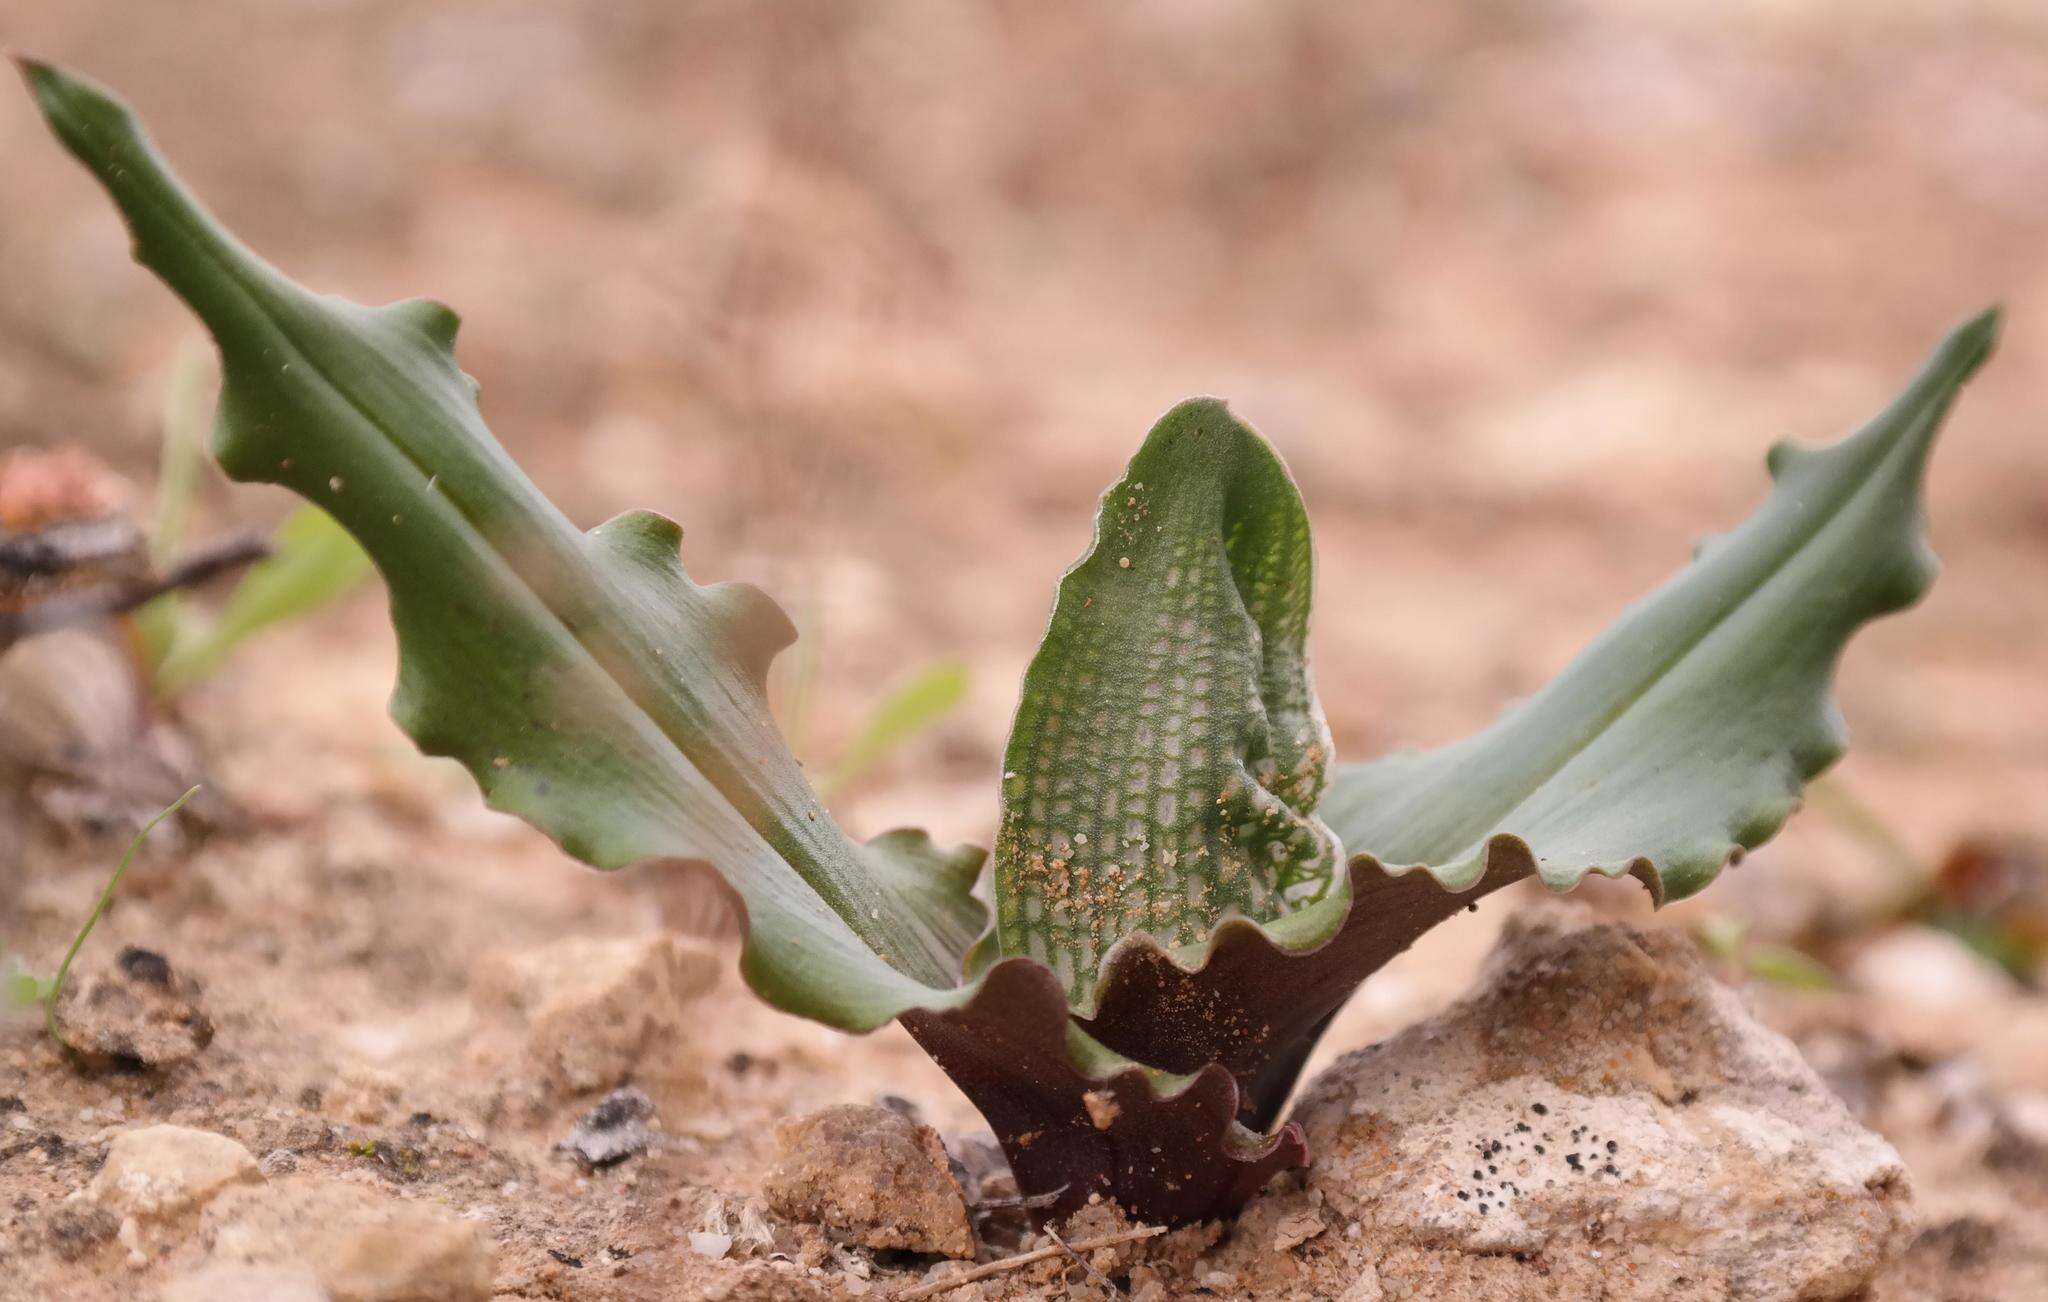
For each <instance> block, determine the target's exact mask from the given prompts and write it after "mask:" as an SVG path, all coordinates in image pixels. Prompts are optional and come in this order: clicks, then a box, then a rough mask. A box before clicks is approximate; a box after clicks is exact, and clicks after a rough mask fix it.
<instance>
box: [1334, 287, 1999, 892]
mask: <svg viewBox="0 0 2048 1302" xmlns="http://www.w3.org/2000/svg"><path fill="white" fill-rule="evenodd" d="M1997 328H1998V316H1997V313H1996V312H1986V313H1984V314H1983V315H1981V316H1979V317H1977V318H1975V319H1974V320H1972V321H1970V322H1968V323H1967V324H1965V325H1963V326H1962V327H1960V328H1959V329H1957V330H1956V331H1955V333H1953V334H1952V335H1950V336H1949V337H1948V339H1947V340H1946V341H1944V342H1943V343H1942V345H1941V346H1940V348H1938V349H1937V350H1936V351H1935V353H1934V356H1933V358H1932V359H1931V360H1929V362H1928V363H1927V365H1926V367H1925V368H1924V369H1923V370H1922V371H1921V372H1920V374H1919V376H1918V377H1916V378H1915V379H1914V380H1913V382H1912V384H1911V385H1910V386H1908V387H1907V389H1906V390H1905V392H1904V393H1903V394H1901V395H1900V396H1899V397H1898V398H1897V399H1896V400H1894V401H1893V403H1892V405H1891V406H1890V407H1888V408H1887V409H1886V410H1885V411H1884V412H1883V413H1882V414H1880V415H1879V416H1878V417H1877V418H1876V419H1875V420H1873V421H1872V422H1871V423H1870V424H1869V425H1867V426H1865V427H1864V428H1863V429H1862V430H1861V431H1859V432H1858V433H1856V434H1855V435H1853V436H1852V437H1849V438H1847V439H1844V440H1842V441H1841V442H1839V443H1836V444H1834V445H1832V446H1829V447H1826V448H1818V449H1816V448H1811V447H1799V446H1795V445H1793V444H1790V443H1782V444H1779V445H1778V446H1777V447H1775V448H1773V449H1772V451H1771V455H1770V458H1769V466H1770V471H1771V477H1772V479H1773V480H1774V481H1775V485H1776V486H1775V488H1774V490H1773V492H1772V493H1771V495H1770V497H1769V498H1768V499H1766V500H1765V502H1764V504H1763V506H1762V508H1761V509H1759V510H1758V511H1757V513H1756V514H1755V515H1753V516H1751V517H1750V519H1749V520H1748V521H1747V522H1745V523H1744V524H1743V525H1742V526H1741V527H1740V528H1738V529H1736V530H1735V531H1734V532H1732V533H1729V534H1726V535H1723V536H1721V537H1719V538H1714V539H1711V540H1709V541H1708V542H1706V543H1705V544H1703V545H1702V546H1701V547H1700V549H1699V551H1698V553H1697V554H1696V556H1695V558H1694V560H1693V563H1692V564H1691V565H1690V566H1688V567H1687V568H1686V569H1684V570H1683V571H1681V572H1680V573H1679V574H1678V576H1677V577H1676V578H1674V579H1672V580H1671V581H1670V582H1669V583H1667V584H1665V585H1664V586H1663V587H1662V588H1660V589H1658V590H1657V591H1656V592H1655V593H1653V594H1652V595H1651V596H1649V597H1648V598H1647V599H1645V600H1644V601H1642V602H1640V603H1639V604H1637V605H1635V606H1633V607H1631V608H1630V609H1629V610H1628V611H1627V612H1626V613H1624V614H1623V615H1622V617H1621V618H1620V620H1619V621H1617V622H1616V623H1615V624H1614V626H1613V627H1612V628H1610V629H1609V630H1608V631H1607V632H1606V633H1605V634H1603V635H1602V636H1601V637H1600V638H1599V639H1598V640H1597V641H1595V642H1594V643H1593V644H1592V645H1591V646H1590V647H1588V648H1587V649H1586V650H1585V651H1584V652H1583V653H1581V654H1580V655H1579V657H1578V658H1577V659H1576V660H1574V661H1572V663H1571V664H1570V665H1569V666H1568V667H1567V668H1566V669H1565V670H1564V672H1563V673H1561V674H1559V675H1558V677H1557V678H1556V679H1555V680H1554V681H1552V682H1551V683H1550V684H1549V685H1548V686H1546V687H1545V688H1544V689H1543V690H1542V691H1540V692H1539V693H1537V694H1536V695H1535V696H1534V697H1532V698H1531V699H1530V700H1528V701H1527V702H1526V703H1524V704H1522V705H1521V706H1519V707H1517V708H1515V709H1513V710H1511V711H1509V712H1508V713H1507V714H1506V715H1504V716H1503V717H1502V718H1501V719H1500V721H1499V722H1497V723H1495V724H1494V725H1493V726H1492V727H1490V728H1488V729H1486V730H1485V731H1484V732H1481V733H1479V734H1477V735H1476V736H1473V737H1470V738H1468V739H1466V740H1464V741H1461V742H1458V743H1456V744H1455V745H1451V746H1446V747H1444V748H1442V749H1440V750H1434V751H1429V752H1427V753H1421V754H1418V753H1413V752H1410V753H1405V754H1399V755H1393V756H1389V757H1387V758H1385V759H1382V760H1379V761H1377V762H1374V763H1369V764H1358V765H1346V766H1344V767H1342V768H1341V769H1340V770H1339V771H1338V773H1337V775H1336V777H1335V778H1334V779H1333V781H1332V783H1331V789H1330V793H1329V795H1328V797H1327V798H1326V799H1325V800H1324V802H1323V807H1322V813H1323V816H1324V817H1325V818H1326V819H1328V820H1329V823H1330V825H1331V827H1332V828H1334V829H1335V830H1336V831H1337V833H1338V835H1339V836H1340V837H1342V838H1343V841H1344V845H1345V847H1346V848H1347V850H1349V851H1350V852H1351V853H1352V854H1354V855H1356V854H1365V855H1370V856H1372V857H1373V858H1375V859H1377V860H1378V861H1379V862H1380V863H1382V864H1385V865H1387V866H1388V868H1389V870H1390V871H1396V872H1398V871H1402V870H1404V869H1406V868H1409V867H1414V868H1421V869H1423V870H1425V871H1427V872H1429V873H1430V874H1431V875H1433V876H1434V877H1435V878H1436V879H1437V880H1438V881H1439V882H1441V883H1442V884H1443V885H1444V886H1446V887H1448V888H1449V889H1451V890H1463V889H1466V888H1467V887H1470V886H1472V885H1473V884H1474V883H1476V882H1478V881H1479V880H1480V878H1481V877H1482V876H1483V875H1485V873H1486V871H1487V868H1488V865H1489V862H1490V861H1492V860H1494V859H1496V858H1499V859H1501V860H1502V861H1503V862H1507V861H1512V860H1513V859H1515V858H1516V857H1518V856H1522V855H1533V857H1534V860H1535V870H1536V872H1537V874H1538V875H1539V876H1541V877H1542V879H1543V881H1544V883H1545V884H1546V885H1548V886H1550V887H1552V888H1553V889H1557V890H1565V889H1569V888H1570V887H1571V886H1573V885H1575V884H1576V883H1577V882H1578V881H1579V879H1580V878H1581V877H1583V876H1584V875H1585V874H1586V873H1588V872H1599V873H1605V874H1607V875H1610V876H1618V875H1620V874H1621V873H1625V872H1626V873H1633V874H1635V875H1636V876H1637V877H1639V878H1641V879H1642V880H1643V882H1644V883H1645V885H1647V886H1648V887H1649V888H1650V890H1651V892H1652V893H1653V894H1654V895H1655V896H1656V897H1657V898H1658V900H1659V901H1660V902H1661V901H1667V900H1676V899H1683V898H1684V897H1686V896H1688V895H1691V894H1692V893H1694V892H1695V891H1698V890H1699V889H1700V888H1701V887H1703V886H1705V885H1706V884H1707V883H1708V882H1709V881H1711V880H1713V878H1714V876H1715V874H1716V873H1718V872H1719V871H1720V869H1721V867H1722V865H1724V864H1726V863H1728V862H1729V861H1730V860H1731V859H1733V858H1734V857H1736V856H1737V855H1738V854H1740V853H1741V852H1742V851H1743V850H1745V849H1752V848H1754V847H1756V846H1758V845H1760V844H1762V843H1763V842H1764V841H1765V840H1767V839H1769V838H1770V837H1771V836H1772V835H1773V834H1775V833H1776V832H1777V830H1778V828H1779V827H1780V826H1781V825H1782V824H1783V823H1784V821H1785V819H1786V817H1787V816H1788V815H1790V814H1791V812H1792V811H1793V809H1795V808H1796V807H1797V806H1798V803H1799V798H1800V791H1801V788H1802V786H1803V784H1804V783H1805V782H1806V780H1807V779H1809V778H1811V777H1813V776H1814V775H1815V774H1817V773H1819V772H1820V771H1821V770H1823V769H1825V768H1826V767H1827V766H1828V765H1829V764H1831V763H1833V762H1834V761H1835V759H1836V758H1837V757H1839V756H1840V755H1841V753H1842V749H1843V746H1844V744H1845V734H1844V731H1843V725H1842V721H1841V719H1840V717H1839V714H1838V712H1837V710H1836V709H1835V706H1834V703H1833V702H1832V701H1831V700H1830V699H1829V686H1830V683H1831V681H1832V679H1833V676H1834V669H1835V662H1836V660H1837V658H1838V657H1839V656H1840V654H1841V651H1842V646H1843V644H1844V643H1845V642H1846V641H1847V640H1848V638H1849V635H1850V634H1851V633H1852V632H1854V631H1855V629H1856V628H1857V627H1858V626H1859V625H1861V624H1863V623H1864V622H1865V621H1866V620H1869V619H1872V618H1874V617H1876V616H1878V615H1883V614H1886V613H1888V612H1890V611H1895V610H1899V609H1901V608H1903V607H1905V606H1907V605H1910V604H1912V603H1913V602H1914V601H1915V600H1917V599H1918V598H1919V597H1920V595H1921V594H1922V593H1923V592H1925V591H1926V590H1927V586H1928V584H1929V583H1930V582H1932V580H1933V578H1934V573H1935V561H1934V556H1933V553H1932V552H1931V551H1930V550H1929V548H1928V546H1927V542H1926V539H1925V537H1924V533H1923V524H1922V510H1921V479H1922V476H1923V473H1924V471H1925V469H1926V464H1927V454H1928V449H1929V447H1930V445H1931V444H1932V443H1933V440H1934V435H1935V432H1936V430H1937V429H1939V427H1940V425H1941V421H1942V418H1943V416H1944V415H1945V414H1946V413H1947V411H1948V408H1949V404H1950V402H1951V401H1952V400H1953V399H1954V397H1955V394H1956V391H1957V389H1958V388H1959V387H1960V386H1961V385H1962V383H1963V382H1964V381H1965V380H1966V379H1968V378H1969V377H1970V375H1971V374H1972V373H1973V372H1975V371H1976V369H1977V367H1978V366H1979V365H1980V364H1981V363H1982V362H1983V361H1984V359H1985V358H1986V357H1987V356H1988V355H1989V354H1990V352H1991V349H1992V345H1993V343H1994V341H1995V339H1996V337H1997Z"/></svg>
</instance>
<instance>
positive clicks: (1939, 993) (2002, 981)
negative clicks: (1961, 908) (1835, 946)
mask: <svg viewBox="0 0 2048 1302" xmlns="http://www.w3.org/2000/svg"><path fill="white" fill-rule="evenodd" d="M1847 975H1848V978H1849V981H1850V984H1852V985H1854V986H1855V987H1856V988H1857V989H1859V990H1860V991H1862V992H1863V993H1864V994H1866V995H1868V996H1869V997H1870V998H1869V1001H1868V1002H1869V1004H1870V1008H1871V1012H1872V1014H1873V1015H1874V1016H1875V1017H1876V1018H1877V1020H1878V1022H1879V1024H1880V1026H1881V1028H1882V1029H1883V1030H1884V1031H1885V1032H1887V1033H1888V1034H1889V1036H1890V1037H1891V1038H1892V1039H1893V1040H1895V1041H1896V1042H1898V1043H1900V1044H1903V1045H1906V1046H1907V1047H1909V1048H1911V1049H1913V1050H1914V1051H1915V1052H1918V1053H1922V1054H1925V1055H1927V1056H1929V1057H1947V1056H1948V1055H1950V1054H1953V1053H1957V1052H1961V1051H1963V1050H1965V1049H1968V1048H1970V1047H1971V1046H1973V1045H1976V1044H1980V1043H1984V1042H1986V1041H1990V1040H1995V1039H1997V1038H1999V1037H1998V1036H1997V1035H1995V1034H1992V1033H1990V1032H1992V1030H1993V1028H1995V1027H1996V1026H1997V1025H1998V1024H2000V1023H2001V1022H2002V1021H2003V1020H2004V1019H2005V1018H2006V1017H2007V1015H2008V1014H2009V1012H2010V1011H2011V1010H2012V1009H2013V1008H2014V1006H2015V1005H2016V1004H2018V1003H2019V1002H2020V1001H2019V995H2020V993H2021V991H2020V987H2019V983H2018V982H2016V981H2014V980H2013V979H2012V977H2011V976H2009V975H2008V974H2007V973H2006V972H2005V971H2004V969H2002V968H2000V967H1999V966H1997V965H1996V964H1995V963H1993V962H1991V961H1990V960H1989V959H1987V958H1985V957H1984V956H1983V955H1981V954H1979V953H1977V952H1976V951H1975V950H1973V949H1971V948H1970V947H1969V946H1968V945H1966V944H1964V943H1963V942H1962V941H1961V940H1959V939H1958V938H1956V937H1955V936H1951V935H1949V934H1948V933H1947V932H1945V931H1935V930H1934V929H1932V928H1929V927H1916V926H1903V927H1896V928H1893V929H1892V930H1891V931H1888V932H1886V933H1885V934H1884V935H1882V936H1879V937H1878V938H1877V939H1876V940H1874V941H1872V942H1871V943H1870V944H1868V945H1865V946H1864V947H1863V949H1862V950H1861V951H1860V952H1859V953H1858V954H1857V955H1856V957H1855V958H1854V959H1853V960H1852V961H1851V962H1850V964H1849V970H1848V974H1847Z"/></svg>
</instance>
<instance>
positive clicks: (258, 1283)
mask: <svg viewBox="0 0 2048 1302" xmlns="http://www.w3.org/2000/svg"><path fill="white" fill-rule="evenodd" d="M163 1302H332V1299H331V1296H330V1295H329V1294H328V1292H327V1290H326V1289H324V1288H322V1287H320V1281H319V1280H318V1279H316V1278H314V1276H313V1274H312V1272H311V1271H308V1270H303V1269H300V1268H297V1267H291V1266H237V1265H233V1264H225V1263H224V1264H216V1265H211V1266H206V1267H203V1268H201V1269H199V1270H195V1271H193V1272H192V1273H191V1274H189V1275H180V1276H179V1277H178V1278H176V1279H174V1280H172V1281H171V1282H170V1283H169V1284H167V1285H165V1286H164V1292H163Z"/></svg>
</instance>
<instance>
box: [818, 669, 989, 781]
mask: <svg viewBox="0 0 2048 1302" xmlns="http://www.w3.org/2000/svg"><path fill="white" fill-rule="evenodd" d="M966 695H967V665H966V663H965V662H964V661H960V660H942V661H940V662H939V663H937V664H935V665H929V666H927V667H926V668H924V669H922V670H920V671H918V672H917V673H915V674H913V675H911V676H910V678H909V679H908V680H907V681H906V682H904V683H903V685H902V686H900V687H898V688H897V689H896V690H895V691H893V692H891V693H889V695H888V696H887V697H885V698H883V700H882V703H881V704H880V705H878V706H876V707H875V712H874V713H873V714H871V715H869V716H868V721H867V724H866V726H865V727H863V728H862V729H861V730H860V734H859V735H858V736H856V737H855V738H854V739H853V743H852V744H851V745H849V746H848V747H847V748H846V753H845V754H844V755H842V756H840V757H839V763H838V765H837V766H836V767H834V768H833V770H832V772H831V773H830V774H829V775H827V776H826V778H825V779H824V780H823V781H822V782H820V783H819V784H818V787H819V790H820V791H821V792H822V793H823V794H825V795H827V796H830V795H831V794H833V793H834V792H836V791H839V790H842V789H844V788H845V787H848V786H850V785H852V784H853V783H855V782H858V781H860V779H861V778H862V777H864V776H866V775H867V774H868V773H869V772H870V771H871V770H872V769H873V768H874V767H875V766H876V765H877V764H880V763H881V762H882V761H883V760H884V759H886V758H888V757H889V755H890V754H891V753H893V752H894V751H895V750H896V748H897V747H899V746H902V745H903V744H904V743H906V742H908V741H910V740H911V739H912V738H914V737H916V736H917V735H918V734H919V733H922V732H924V731H925V730H926V729H928V728H930V727H932V726H933V725H935V724H937V723H938V721H939V720H941V719H943V718H945V717H946V716H947V715H948V714H950V713H952V711H953V708H954V707H955V706H957V705H959V704H960V701H961V699H962V698H964V697H965V696H966Z"/></svg>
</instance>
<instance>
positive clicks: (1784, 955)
mask: <svg viewBox="0 0 2048 1302" xmlns="http://www.w3.org/2000/svg"><path fill="white" fill-rule="evenodd" d="M1742 966H1743V969H1744V970H1745V971H1747V972H1748V973H1749V974H1750V975H1751V976H1753V977H1755V978H1756V979H1757V980H1759V981H1768V982H1770V983H1771V984H1772V985H1775V986H1784V987H1785V988H1786V989H1788V990H1833V989H1834V988H1835V986H1836V984H1837V982H1836V981H1835V974H1834V973H1833V972H1831V971H1829V970H1828V967H1827V965H1826V964H1825V963H1822V962H1821V961H1820V960H1819V959H1817V958H1815V957H1814V956H1813V955H1811V954H1808V953H1805V952H1804V951H1802V950H1797V949H1794V948H1792V947H1791V946H1790V945H1770V944H1756V945H1751V946H1750V947H1749V948H1748V949H1747V950H1746V951H1745V952H1744V953H1743V956H1742Z"/></svg>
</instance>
